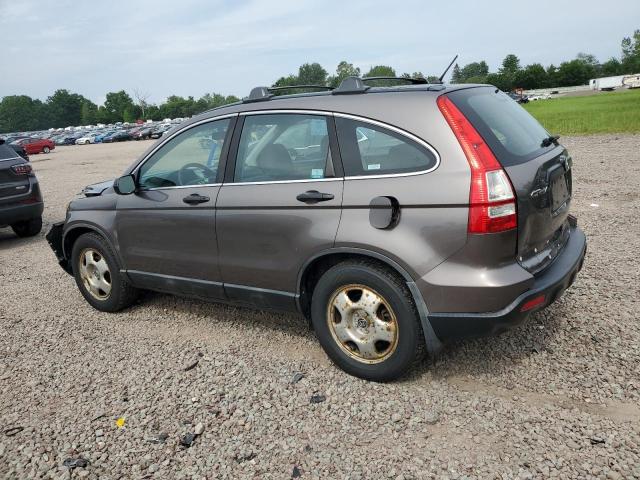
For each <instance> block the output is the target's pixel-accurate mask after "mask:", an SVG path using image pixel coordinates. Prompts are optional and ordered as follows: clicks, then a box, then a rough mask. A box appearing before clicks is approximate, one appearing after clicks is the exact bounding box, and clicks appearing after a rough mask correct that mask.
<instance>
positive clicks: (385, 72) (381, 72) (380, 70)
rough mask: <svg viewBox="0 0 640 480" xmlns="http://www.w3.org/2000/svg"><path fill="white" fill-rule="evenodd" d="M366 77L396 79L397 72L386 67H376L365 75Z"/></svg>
mask: <svg viewBox="0 0 640 480" xmlns="http://www.w3.org/2000/svg"><path fill="white" fill-rule="evenodd" d="M364 76H365V77H395V76H396V71H395V70H394V69H393V68H391V67H388V66H386V65H376V66H375V67H371V68H370V69H369V71H368V72H367V73H366V74H365V75H364Z"/></svg>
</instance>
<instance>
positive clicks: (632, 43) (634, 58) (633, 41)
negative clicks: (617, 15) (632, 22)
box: [621, 30, 640, 74]
mask: <svg viewBox="0 0 640 480" xmlns="http://www.w3.org/2000/svg"><path fill="white" fill-rule="evenodd" d="M621 63H622V73H624V74H627V73H640V30H636V31H634V32H633V35H632V36H631V37H624V38H623V39H622V59H621Z"/></svg>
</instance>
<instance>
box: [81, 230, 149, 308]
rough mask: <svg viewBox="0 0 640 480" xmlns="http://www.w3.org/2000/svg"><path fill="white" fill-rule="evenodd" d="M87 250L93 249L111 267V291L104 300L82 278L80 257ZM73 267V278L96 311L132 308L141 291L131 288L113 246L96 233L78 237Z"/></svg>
mask: <svg viewBox="0 0 640 480" xmlns="http://www.w3.org/2000/svg"><path fill="white" fill-rule="evenodd" d="M87 249H92V250H94V251H96V252H97V253H98V254H99V255H101V256H102V258H104V260H105V261H106V263H107V265H108V267H109V277H110V278H109V280H110V284H111V290H110V292H109V294H108V296H107V297H106V298H104V299H99V298H96V297H95V296H93V295H92V294H91V293H90V292H89V290H88V288H87V287H86V286H85V283H84V280H83V279H82V277H81V273H80V256H81V255H82V254H83V252H85V251H87ZM71 265H72V268H73V276H74V278H75V280H76V285H77V286H78V289H79V290H80V293H82V296H83V297H84V298H85V300H86V301H87V302H88V303H89V304H90V305H91V306H92V307H93V308H95V309H96V310H100V311H102V312H117V311H120V310H122V309H124V308H127V307H129V306H131V305H132V304H133V303H134V302H135V300H136V299H137V298H138V295H139V290H138V289H137V288H134V287H133V286H131V285H130V284H129V282H127V280H126V279H125V278H124V276H123V275H122V274H121V273H120V266H119V264H118V260H117V259H116V256H115V255H114V253H113V250H112V249H111V246H110V245H109V244H108V243H107V241H106V240H105V239H104V238H103V237H101V236H100V235H98V234H96V233H85V234H83V235H81V236H80V237H78V239H77V240H76V242H75V243H74V244H73V249H72V252H71Z"/></svg>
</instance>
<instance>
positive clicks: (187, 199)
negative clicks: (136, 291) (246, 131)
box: [116, 116, 235, 300]
mask: <svg viewBox="0 0 640 480" xmlns="http://www.w3.org/2000/svg"><path fill="white" fill-rule="evenodd" d="M234 123H235V116H230V117H226V118H222V119H214V120H207V121H204V122H200V123H197V124H194V125H192V126H190V127H187V128H186V129H185V130H183V131H181V132H180V133H178V134H177V135H174V136H173V137H170V138H169V139H168V140H167V141H166V142H164V143H163V144H162V145H161V146H159V147H158V148H157V149H156V150H154V151H153V152H152V153H151V154H150V155H149V156H148V157H147V159H146V160H144V161H143V163H142V164H141V165H140V166H139V167H137V168H136V170H135V171H134V172H135V175H136V181H137V184H138V191H137V192H136V193H135V194H132V195H123V196H119V197H118V205H117V214H116V233H117V237H118V244H119V247H120V252H121V255H122V258H123V261H124V265H125V269H126V270H127V273H128V274H129V276H130V277H131V279H132V280H133V282H134V284H135V285H136V286H139V287H142V288H150V289H154V290H163V291H168V292H170V293H180V294H185V295H191V296H197V297H201V298H205V299H213V300H215V299H222V298H224V291H223V288H222V283H221V279H220V273H219V269H218V249H217V241H216V225H215V203H216V198H217V196H218V192H219V190H220V181H221V178H219V177H218V175H221V169H219V168H218V167H219V164H220V162H221V160H223V159H224V158H225V157H226V152H227V150H228V142H229V139H230V137H231V132H232V130H233V125H234Z"/></svg>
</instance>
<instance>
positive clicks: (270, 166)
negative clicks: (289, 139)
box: [256, 143, 293, 173]
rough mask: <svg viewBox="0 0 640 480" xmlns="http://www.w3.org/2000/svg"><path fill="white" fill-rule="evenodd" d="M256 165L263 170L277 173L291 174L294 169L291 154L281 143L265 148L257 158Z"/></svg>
mask: <svg viewBox="0 0 640 480" xmlns="http://www.w3.org/2000/svg"><path fill="white" fill-rule="evenodd" d="M256 165H257V166H258V167H260V168H261V169H263V170H267V171H273V172H277V173H291V170H292V168H293V164H292V162H291V156H290V155H289V152H287V149H286V148H285V147H284V145H281V144H279V143H272V144H271V145H267V146H266V147H264V149H263V150H262V151H261V152H260V154H259V155H258V157H257V158H256Z"/></svg>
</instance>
